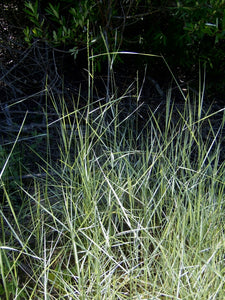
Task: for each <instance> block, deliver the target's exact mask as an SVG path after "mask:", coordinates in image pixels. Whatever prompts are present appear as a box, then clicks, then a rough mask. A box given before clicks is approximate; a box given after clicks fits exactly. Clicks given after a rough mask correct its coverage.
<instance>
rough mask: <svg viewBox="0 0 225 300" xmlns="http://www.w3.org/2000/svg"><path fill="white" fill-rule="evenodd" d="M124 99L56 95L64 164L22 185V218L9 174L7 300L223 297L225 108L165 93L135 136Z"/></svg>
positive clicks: (2, 290)
mask: <svg viewBox="0 0 225 300" xmlns="http://www.w3.org/2000/svg"><path fill="white" fill-rule="evenodd" d="M90 82H91V81H90ZM90 88H91V84H90ZM90 94H91V93H90ZM90 94H89V95H90ZM137 94H138V93H137ZM125 97H126V95H124V96H123V97H120V98H115V97H113V96H112V97H110V98H109V99H108V101H107V102H105V103H104V104H102V103H100V101H99V102H94V103H93V102H92V103H91V101H88V103H87V106H86V107H83V108H78V106H76V103H77V100H76V99H75V100H74V103H73V105H74V107H73V110H71V109H69V107H67V104H66V101H64V99H62V98H61V99H58V98H56V97H53V96H52V97H51V101H52V105H53V107H54V109H55V112H57V114H58V117H57V118H56V119H55V121H51V122H48V127H47V128H48V129H49V128H51V126H53V124H55V123H57V124H58V129H59V132H58V135H59V138H58V142H57V145H58V148H57V152H58V154H59V155H58V156H59V159H58V161H57V162H54V161H52V160H51V159H50V158H49V159H48V158H47V159H43V166H44V167H43V172H45V174H46V175H45V177H44V178H39V179H35V180H34V182H33V186H32V188H30V189H29V190H28V189H25V188H24V187H22V186H21V187H20V188H21V190H22V191H23V193H24V199H23V205H22V207H21V210H20V212H19V213H15V211H14V206H13V202H12V201H11V199H10V194H9V193H8V191H7V186H5V185H4V181H3V178H1V186H2V188H3V187H4V193H5V198H6V200H7V203H5V204H4V205H5V206H7V207H8V209H7V210H6V209H5V208H4V209H3V207H2V208H1V217H0V218H1V219H0V220H1V246H0V267H1V284H0V295H1V298H2V299H7V300H9V299H85V300H86V299H224V288H225V279H224V278H225V277H224V275H225V268H224V247H225V238H224V206H225V203H224V174H225V166H224V160H223V157H222V156H221V143H222V142H223V140H222V129H223V124H224V117H222V120H221V124H220V126H219V127H218V128H214V127H213V126H212V124H211V118H212V115H213V116H214V117H215V115H217V114H218V115H219V114H221V113H222V111H219V112H214V113H212V112H210V111H207V110H206V111H204V109H203V100H204V95H203V94H202V93H201V92H200V93H199V95H198V96H196V95H191V93H189V94H187V96H184V99H183V100H184V104H183V106H182V108H176V105H174V104H173V102H172V99H171V98H170V94H169V93H168V96H167V99H166V103H162V104H161V106H159V108H158V110H157V112H156V110H154V111H152V110H151V108H146V110H147V114H148V118H146V119H145V122H144V124H143V126H142V127H141V128H140V127H139V128H138V130H137V124H138V120H139V118H140V114H139V113H138V111H139V104H138V103H136V105H137V107H136V109H134V111H127V116H126V117H124V112H123V114H122V113H121V101H122V100H123V99H124V98H125ZM88 100H90V99H88ZM174 111H176V113H175V114H174ZM158 112H161V113H158ZM145 113H146V111H145ZM175 116H176V118H175ZM206 128H207V131H208V132H207V135H205V134H203V131H204V130H205V129H206ZM47 134H49V131H48V130H47ZM50 140H51V139H50V138H49V139H48V145H47V149H48V152H49V156H48V155H47V157H50V156H51V147H52V145H51V142H50ZM54 151H56V149H55V143H54ZM36 154H37V155H39V154H38V153H36ZM7 162H8V161H6V163H5V165H4V169H5V168H6V167H7Z"/></svg>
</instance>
